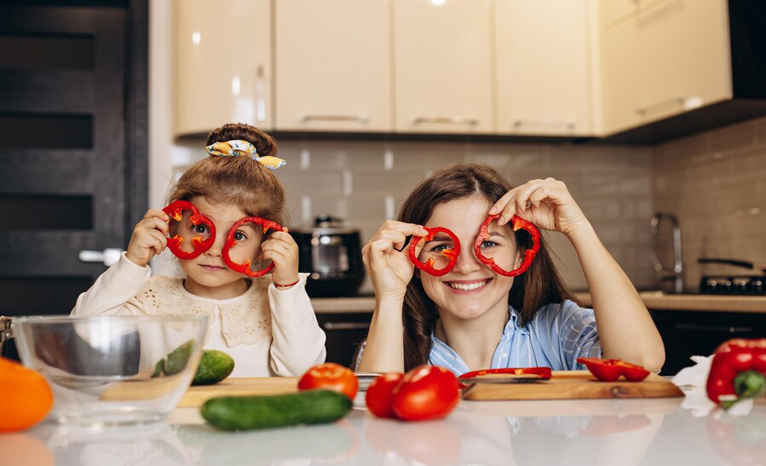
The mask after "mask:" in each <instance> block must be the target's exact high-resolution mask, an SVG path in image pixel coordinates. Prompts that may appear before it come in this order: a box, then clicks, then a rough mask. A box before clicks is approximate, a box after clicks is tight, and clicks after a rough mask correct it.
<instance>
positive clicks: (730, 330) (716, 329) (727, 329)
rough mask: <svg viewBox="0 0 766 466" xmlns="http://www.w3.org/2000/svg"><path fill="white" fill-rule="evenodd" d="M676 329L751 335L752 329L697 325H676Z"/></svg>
mask: <svg viewBox="0 0 766 466" xmlns="http://www.w3.org/2000/svg"><path fill="white" fill-rule="evenodd" d="M676 328H678V329H682V330H703V331H706V332H711V331H712V332H728V333H752V331H753V327H733V326H729V327H726V326H717V325H697V324H677V325H676Z"/></svg>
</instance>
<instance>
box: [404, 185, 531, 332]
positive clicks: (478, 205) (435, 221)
mask: <svg viewBox="0 0 766 466" xmlns="http://www.w3.org/2000/svg"><path fill="white" fill-rule="evenodd" d="M490 207H491V204H490V202H489V201H488V200H487V199H485V198H483V197H479V196H471V197H466V198H463V199H457V200H454V201H450V202H447V203H444V204H440V205H439V206H437V207H436V209H434V212H433V214H432V215H431V218H429V219H428V221H427V222H426V223H425V225H424V226H425V227H429V228H434V227H444V228H447V229H449V230H451V231H452V232H453V233H454V234H455V235H456V236H457V237H458V240H460V246H461V247H460V254H459V256H458V259H457V263H456V264H455V267H454V268H453V269H452V270H451V271H450V272H449V273H447V274H446V275H442V276H441V277H435V276H432V275H429V274H426V273H424V272H422V271H420V272H419V274H418V275H419V277H420V280H421V281H422V283H423V288H424V289H425V292H426V294H427V295H428V297H429V298H431V300H433V302H434V303H436V307H437V310H438V311H439V314H440V315H443V313H448V314H450V315H451V316H453V317H455V318H457V319H461V320H462V319H466V320H467V319H474V318H477V317H480V316H482V315H484V314H486V313H487V312H489V311H491V310H497V312H507V309H508V294H509V293H510V291H511V285H513V277H504V276H502V275H498V274H496V273H495V272H493V271H492V270H491V269H490V268H489V267H487V266H486V265H485V264H483V263H482V262H480V261H479V259H478V258H477V257H476V255H475V254H474V242H475V241H476V237H477V236H478V234H479V228H480V227H481V225H482V223H484V220H486V218H487V215H488V214H487V213H488V211H489V208H490ZM489 234H490V237H489V238H487V239H486V240H484V242H483V243H482V251H483V254H484V256H486V257H492V258H493V259H494V260H495V263H496V264H498V265H499V266H500V267H502V268H503V269H505V270H512V269H514V268H516V267H517V266H518V265H519V264H520V263H521V260H520V255H519V253H518V251H517V249H516V239H515V237H514V234H513V231H512V230H511V227H510V225H508V224H506V225H503V226H502V227H499V226H498V225H497V222H493V223H492V224H490V225H489ZM451 246H452V241H451V240H450V239H449V237H448V236H446V235H444V236H442V235H437V236H435V237H434V239H433V240H432V241H428V242H426V243H425V244H424V246H423V250H422V251H421V252H420V254H419V255H418V258H419V259H420V260H421V261H423V262H425V261H427V260H428V259H429V258H433V259H434V261H435V266H436V268H441V267H443V264H445V263H446V260H445V259H444V258H443V256H441V255H440V254H439V251H441V250H442V249H444V248H448V247H451ZM440 261H441V262H440Z"/></svg>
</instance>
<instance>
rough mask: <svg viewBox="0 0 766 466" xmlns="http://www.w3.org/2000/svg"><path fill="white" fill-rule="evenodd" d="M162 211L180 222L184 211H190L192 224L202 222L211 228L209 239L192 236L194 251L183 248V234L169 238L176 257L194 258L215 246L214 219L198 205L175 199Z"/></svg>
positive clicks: (169, 246) (169, 245)
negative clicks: (199, 208) (208, 216)
mask: <svg viewBox="0 0 766 466" xmlns="http://www.w3.org/2000/svg"><path fill="white" fill-rule="evenodd" d="M162 211H163V212H165V213H166V214H168V216H169V217H170V218H172V219H173V220H175V221H176V222H180V221H181V219H183V216H184V215H183V213H184V211H190V212H191V213H192V214H191V216H190V217H189V221H191V223H192V225H194V226H197V225H200V224H201V225H205V226H206V227H208V228H209V229H210V237H209V238H208V239H205V240H203V239H202V237H201V236H192V238H191V243H192V246H193V247H194V251H192V252H186V251H183V250H181V244H182V243H183V242H184V237H183V236H179V235H175V236H173V237H172V238H168V249H170V251H171V252H172V253H173V254H175V255H176V257H178V258H179V259H184V260H187V259H194V258H195V257H197V256H199V255H200V254H202V253H203V252H205V251H207V250H208V249H210V248H211V247H212V246H213V243H214V242H215V225H214V224H213V221H212V220H210V219H209V218H207V217H205V216H204V215H202V214H201V213H200V211H199V210H198V209H197V206H195V205H194V204H192V203H191V202H189V201H175V202H173V203H171V204H170V205H168V206H167V207H165V208H164V209H162Z"/></svg>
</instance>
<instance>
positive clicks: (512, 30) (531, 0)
mask: <svg viewBox="0 0 766 466" xmlns="http://www.w3.org/2000/svg"><path fill="white" fill-rule="evenodd" d="M588 1H589V0H546V1H545V2H540V1H539V0H496V1H495V41H496V45H495V50H496V54H497V130H498V133H500V134H520V135H536V136H545V135H547V136H573V135H578V136H586V135H591V134H592V133H593V124H592V120H593V118H592V107H593V105H592V104H593V102H592V100H593V99H592V95H593V94H592V87H591V81H590V77H591V71H590V69H591V68H590V66H591V60H590V58H591V57H590V55H591V54H590V42H589V29H588V28H589V26H590V23H589V16H588V10H589V4H588ZM594 23H595V21H594Z"/></svg>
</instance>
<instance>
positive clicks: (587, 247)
mask: <svg viewBox="0 0 766 466" xmlns="http://www.w3.org/2000/svg"><path fill="white" fill-rule="evenodd" d="M498 212H502V216H501V218H500V219H498V223H500V224H503V223H507V222H508V221H509V220H510V218H511V217H513V215H514V214H518V215H519V216H521V217H524V218H525V219H526V220H529V221H530V222H532V223H534V224H535V225H537V226H538V227H540V228H544V229H546V230H555V231H559V232H561V233H564V235H566V237H567V238H569V240H570V241H571V242H572V245H574V248H575V251H577V256H578V257H579V259H580V263H581V265H582V269H583V272H584V273H585V279H586V281H587V282H588V287H589V289H590V294H591V298H592V300H593V310H594V312H595V314H596V323H597V326H598V333H599V337H600V339H601V346H602V350H603V356H604V357H605V358H617V359H622V360H625V361H627V362H631V363H633V364H639V365H642V366H644V367H646V368H647V369H649V370H652V371H654V372H658V371H659V370H660V368H661V367H662V364H663V363H664V361H665V349H664V347H663V344H662V338H661V337H660V334H659V332H658V331H657V327H655V325H654V322H653V321H652V318H651V316H650V315H649V312H648V311H647V309H646V306H645V305H644V303H643V301H642V300H641V298H640V297H639V296H638V292H637V291H636V289H635V287H634V286H633V284H632V283H631V282H630V280H629V279H628V277H627V276H626V275H625V272H623V271H622V269H621V268H620V266H619V265H618V264H617V262H616V261H615V260H614V258H612V256H611V254H609V252H608V251H607V250H606V248H605V247H604V245H603V244H601V241H600V240H599V238H598V236H597V235H596V232H595V230H594V229H593V226H592V225H591V224H590V222H589V221H588V219H587V218H585V215H584V214H583V212H582V210H580V207H579V206H578V205H577V203H576V202H575V201H574V199H573V198H572V195H571V194H570V193H569V190H568V189H567V187H566V185H565V184H564V183H562V182H561V181H557V180H555V179H553V178H547V179H545V180H532V181H530V182H528V183H526V184H524V185H521V186H519V187H517V188H514V189H512V190H510V191H508V193H506V194H505V195H504V196H503V197H502V198H501V199H500V200H499V201H498V202H496V203H495V205H494V206H493V207H492V209H490V214H494V213H498Z"/></svg>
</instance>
